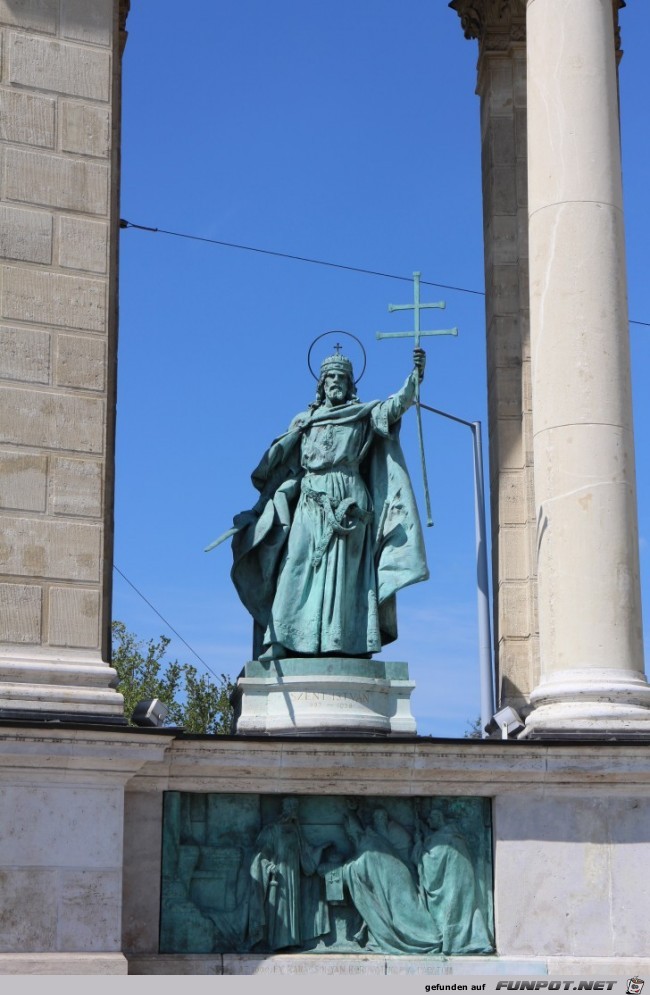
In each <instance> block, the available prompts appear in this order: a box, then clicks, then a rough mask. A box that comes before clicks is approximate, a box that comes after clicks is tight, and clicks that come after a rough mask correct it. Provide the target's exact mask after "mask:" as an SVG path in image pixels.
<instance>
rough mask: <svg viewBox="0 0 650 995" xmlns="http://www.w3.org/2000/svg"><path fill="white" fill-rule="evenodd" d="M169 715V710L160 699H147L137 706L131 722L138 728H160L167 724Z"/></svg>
mask: <svg viewBox="0 0 650 995" xmlns="http://www.w3.org/2000/svg"><path fill="white" fill-rule="evenodd" d="M168 714H169V708H168V707H167V705H165V704H164V703H163V702H162V701H161V700H160V698H147V699H145V700H144V701H139V702H138V704H137V705H136V706H135V708H134V709H133V714H132V715H131V721H132V722H134V723H135V724H136V725H137V726H149V727H151V726H154V727H159V726H162V725H164V724H165V719H166V718H167V716H168Z"/></svg>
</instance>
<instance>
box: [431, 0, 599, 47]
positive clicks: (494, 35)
mask: <svg viewBox="0 0 650 995" xmlns="http://www.w3.org/2000/svg"><path fill="white" fill-rule="evenodd" d="M617 2H618V0H617ZM449 6H450V7H451V9H452V10H455V11H456V13H457V14H458V16H459V17H460V23H461V27H462V29H463V32H464V34H465V37H466V38H477V39H478V41H479V43H480V45H481V48H482V49H483V48H487V49H491V50H493V51H503V50H505V49H507V48H508V46H509V45H510V43H511V42H513V41H525V39H526V0H451V3H450V4H449Z"/></svg>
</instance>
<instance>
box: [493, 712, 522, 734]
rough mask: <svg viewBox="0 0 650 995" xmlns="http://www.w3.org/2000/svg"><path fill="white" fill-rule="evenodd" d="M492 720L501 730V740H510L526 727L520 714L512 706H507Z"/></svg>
mask: <svg viewBox="0 0 650 995" xmlns="http://www.w3.org/2000/svg"><path fill="white" fill-rule="evenodd" d="M492 718H493V719H494V721H495V722H496V724H497V725H498V727H499V729H500V730H501V739H508V738H509V737H510V736H512V735H515V734H516V733H518V732H520V731H521V730H522V729H523V728H524V725H525V723H524V720H523V719H522V717H521V715H520V714H519V712H517V711H515V709H514V708H512V707H511V706H510V705H506V707H505V708H502V709H501V710H500V711H498V712H497V713H496V714H495V715H493V716H492Z"/></svg>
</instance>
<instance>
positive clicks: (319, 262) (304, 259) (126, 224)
mask: <svg viewBox="0 0 650 995" xmlns="http://www.w3.org/2000/svg"><path fill="white" fill-rule="evenodd" d="M120 228H136V229H137V230H138V231H148V232H153V233H154V234H157V235H172V236H173V237H174V238H187V239H190V241H192V242H207V243H208V244H209V245H221V246H223V247H224V248H226V249H243V250H244V252H257V253H259V254H260V255H263V256H276V257H277V258H279V259H292V260H294V261H295V262H299V263H312V264H313V265H314V266H329V267H330V268H331V269H343V270H347V271H348V272H349V273H363V274H365V275H366V276H382V277H384V279H386V280H402V281H404V282H405V283H412V282H413V277H412V276H399V275H398V274H397V273H383V272H382V271H381V270H376V269H364V268H363V267H362V266H346V265H345V264H344V263H333V262H331V261H330V260H328V259H312V258H311V257H310V256H296V255H293V254H292V253H290V252H278V251H277V250H275V249H260V248H259V247H258V246H255V245H241V244H240V243H239V242H224V241H222V240H221V239H218V238H208V237H207V236H206V235H190V234H188V232H182V231H169V229H167V228H151V227H150V226H149V225H138V224H136V223H135V222H134V221H127V220H126V219H125V218H121V219H120ZM420 283H423V284H426V286H427V287H438V288H439V289H441V290H455V291H456V292H457V293H459V294H474V295H475V296H476V297H485V291H484V290H473V289H472V288H471V287H455V286H453V285H452V284H449V283H434V282H433V281H432V280H420ZM629 323H630V325H642V326H643V327H644V328H650V321H635V320H634V319H633V318H630V319H629Z"/></svg>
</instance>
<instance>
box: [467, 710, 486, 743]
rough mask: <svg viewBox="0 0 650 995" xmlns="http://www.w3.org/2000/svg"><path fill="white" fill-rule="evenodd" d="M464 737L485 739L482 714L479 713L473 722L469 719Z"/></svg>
mask: <svg viewBox="0 0 650 995" xmlns="http://www.w3.org/2000/svg"><path fill="white" fill-rule="evenodd" d="M463 739H483V726H482V725H481V716H480V715H477V716H476V718H475V719H474V720H473V722H470V721H469V720H468V722H467V729H466V730H465V732H464V733H463Z"/></svg>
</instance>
